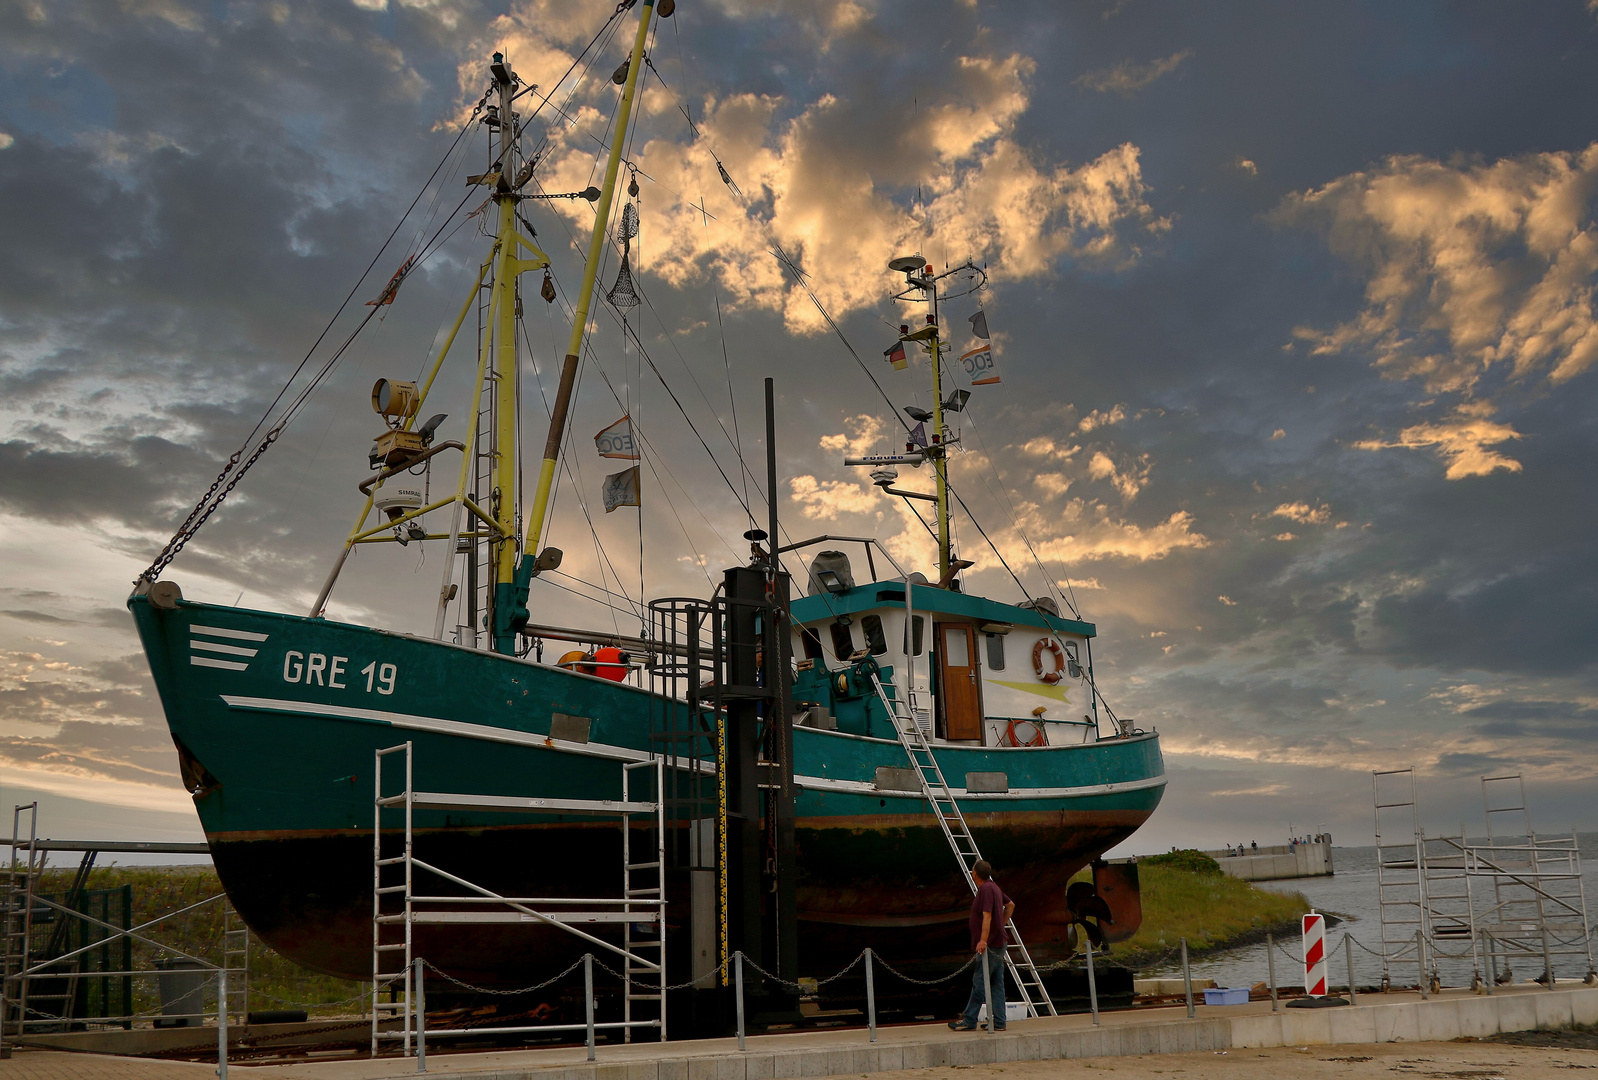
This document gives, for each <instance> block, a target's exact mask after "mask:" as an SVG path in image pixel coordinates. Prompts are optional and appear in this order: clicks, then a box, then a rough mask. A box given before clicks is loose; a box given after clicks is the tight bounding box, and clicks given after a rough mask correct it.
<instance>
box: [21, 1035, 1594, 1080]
mask: <svg viewBox="0 0 1598 1080" xmlns="http://www.w3.org/2000/svg"><path fill="white" fill-rule="evenodd" d="M447 1061H448V1059H447V1058H443V1057H441V1058H439V1059H438V1060H437V1062H436V1063H433V1062H430V1064H436V1066H437V1067H436V1068H435V1070H434V1071H438V1072H443V1071H446V1070H445V1068H444V1066H445V1065H446V1063H447ZM395 1064H396V1071H395V1074H394V1075H395V1076H412V1075H415V1074H414V1072H412V1071H411V1070H412V1069H414V1066H410V1067H409V1068H407V1066H406V1065H404V1064H401V1063H398V1062H396V1063H395ZM323 1069H324V1070H326V1071H327V1072H328V1073H329V1074H330V1075H334V1074H336V1072H337V1069H336V1067H333V1068H328V1067H327V1066H323ZM1586 1069H1591V1070H1594V1072H1593V1073H1592V1074H1590V1075H1592V1076H1593V1077H1594V1080H1598V1051H1595V1050H1588V1049H1580V1048H1574V1049H1572V1048H1565V1047H1542V1046H1516V1045H1511V1044H1507V1043H1501V1042H1451V1043H1382V1044H1380V1045H1376V1046H1318V1047H1303V1048H1294V1047H1284V1048H1280V1049H1271V1050H1230V1051H1226V1052H1225V1053H1222V1052H1220V1051H1205V1052H1200V1053H1194V1054H1169V1055H1163V1056H1149V1057H1137V1058H1120V1057H1118V1058H1090V1059H1084V1060H1079V1061H1021V1062H1010V1063H1008V1064H1004V1065H970V1066H957V1067H952V1068H939V1069H908V1070H904V1071H901V1072H890V1073H872V1074H871V1080H1055V1078H1057V1077H1061V1076H1064V1075H1076V1076H1083V1077H1087V1076H1094V1077H1097V1076H1103V1077H1104V1078H1105V1080H1112V1078H1111V1077H1110V1075H1109V1074H1112V1073H1113V1074H1115V1076H1114V1078H1113V1080H1152V1078H1154V1077H1162V1078H1164V1077H1177V1076H1186V1077H1195V1078H1196V1077H1203V1078H1204V1080H1234V1078H1235V1080H1277V1078H1278V1077H1282V1078H1291V1080H1300V1078H1302V1080H1315V1078H1318V1077H1327V1078H1332V1077H1335V1078H1337V1080H1363V1078H1376V1077H1381V1078H1383V1080H1391V1078H1393V1077H1415V1078H1417V1080H1494V1078H1497V1077H1502V1078H1504V1080H1511V1078H1513V1080H1545V1078H1546V1080H1573V1077H1572V1073H1571V1070H1586ZM215 1070H216V1066H215V1065H209V1066H207V1065H198V1064H192V1063H187V1062H182V1063H180V1062H159V1061H136V1060H130V1059H128V1058H114V1057H100V1056H96V1055H90V1054H64V1053H57V1052H51V1051H37V1050H18V1051H17V1053H16V1056H15V1057H14V1058H12V1059H11V1060H10V1061H0V1077H4V1078H5V1080H13V1078H15V1080H124V1078H125V1080H202V1078H204V1077H206V1076H214V1075H215ZM252 1071H254V1070H252V1069H250V1068H249V1067H248V1066H237V1065H236V1066H233V1067H232V1068H231V1069H230V1070H229V1072H230V1073H231V1074H234V1075H236V1076H238V1077H239V1080H244V1078H245V1077H247V1076H248V1075H249V1074H250V1073H251V1072H252ZM1577 1075H1580V1074H1577Z"/></svg>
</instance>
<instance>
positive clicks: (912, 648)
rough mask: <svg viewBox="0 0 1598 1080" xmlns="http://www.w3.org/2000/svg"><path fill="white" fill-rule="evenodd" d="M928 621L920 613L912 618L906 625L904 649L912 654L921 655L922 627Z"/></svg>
mask: <svg viewBox="0 0 1598 1080" xmlns="http://www.w3.org/2000/svg"><path fill="white" fill-rule="evenodd" d="M925 623H926V620H925V619H923V618H922V617H921V616H920V615H917V616H915V617H914V618H912V619H911V620H910V625H909V626H907V627H905V635H904V651H905V652H907V653H909V654H911V655H912V656H920V655H921V628H922V626H924V625H925Z"/></svg>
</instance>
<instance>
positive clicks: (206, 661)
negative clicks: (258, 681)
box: [189, 656, 250, 671]
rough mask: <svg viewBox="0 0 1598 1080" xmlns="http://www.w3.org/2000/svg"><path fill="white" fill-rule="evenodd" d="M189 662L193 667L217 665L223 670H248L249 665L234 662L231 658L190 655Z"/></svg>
mask: <svg viewBox="0 0 1598 1080" xmlns="http://www.w3.org/2000/svg"><path fill="white" fill-rule="evenodd" d="M189 663H191V664H193V665H194V666H195V667H219V668H222V669H223V670H224V671H248V670H250V665H248V664H240V663H236V662H235V661H232V660H213V659H211V658H210V657H209V656H191V657H189Z"/></svg>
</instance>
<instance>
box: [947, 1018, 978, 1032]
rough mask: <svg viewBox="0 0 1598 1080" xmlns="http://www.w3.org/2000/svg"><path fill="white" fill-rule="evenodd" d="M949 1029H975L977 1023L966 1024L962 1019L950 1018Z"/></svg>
mask: <svg viewBox="0 0 1598 1080" xmlns="http://www.w3.org/2000/svg"><path fill="white" fill-rule="evenodd" d="M949 1030H950V1031H975V1030H977V1025H975V1024H968V1023H966V1022H965V1021H964V1020H950V1021H949Z"/></svg>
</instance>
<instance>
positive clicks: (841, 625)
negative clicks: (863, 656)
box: [832, 620, 854, 660]
mask: <svg viewBox="0 0 1598 1080" xmlns="http://www.w3.org/2000/svg"><path fill="white" fill-rule="evenodd" d="M832 655H834V656H836V657H837V658H838V659H839V660H847V659H849V657H851V656H853V655H854V635H853V634H851V633H850V632H849V624H848V623H846V622H843V621H842V620H839V621H838V622H835V623H833V624H832Z"/></svg>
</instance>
